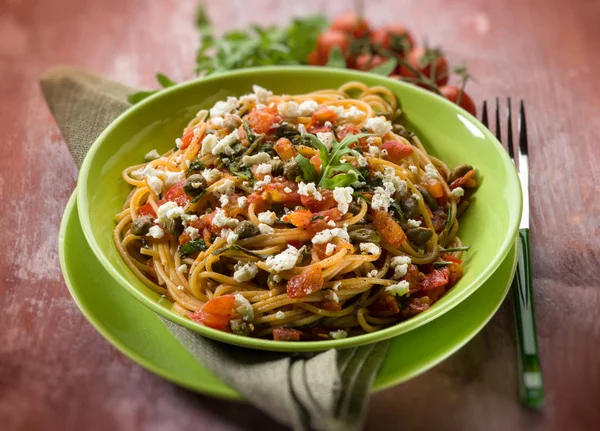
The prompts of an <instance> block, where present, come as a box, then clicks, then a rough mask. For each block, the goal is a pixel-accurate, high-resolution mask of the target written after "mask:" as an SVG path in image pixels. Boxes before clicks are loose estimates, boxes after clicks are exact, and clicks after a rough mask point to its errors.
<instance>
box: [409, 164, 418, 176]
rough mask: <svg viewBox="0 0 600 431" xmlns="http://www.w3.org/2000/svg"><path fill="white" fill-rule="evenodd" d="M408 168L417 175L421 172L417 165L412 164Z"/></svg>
mask: <svg viewBox="0 0 600 431" xmlns="http://www.w3.org/2000/svg"><path fill="white" fill-rule="evenodd" d="M408 169H409V170H410V171H411V172H412V173H413V174H415V175H417V174H418V173H419V168H417V167H416V166H415V165H410V166H409V167H408Z"/></svg>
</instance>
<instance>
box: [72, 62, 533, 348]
mask: <svg viewBox="0 0 600 431" xmlns="http://www.w3.org/2000/svg"><path fill="white" fill-rule="evenodd" d="M273 72H278V73H279V72H281V73H292V74H294V73H318V74H326V73H334V74H338V75H343V76H344V77H345V79H347V80H359V81H360V80H361V78H364V77H365V75H366V76H367V77H368V78H369V79H371V80H372V79H374V78H375V79H376V80H377V81H379V84H380V85H384V86H385V85H386V84H388V85H392V86H400V87H403V90H402V91H406V92H413V93H417V94H418V95H419V97H422V98H424V99H429V100H430V101H433V103H438V104H439V103H441V104H442V106H445V107H446V108H447V109H450V110H453V111H455V112H456V113H458V114H460V115H462V116H463V117H465V119H466V120H469V121H470V122H471V123H474V124H475V125H476V126H477V129H478V130H479V131H480V132H481V133H483V135H484V137H485V140H486V141H489V142H490V143H491V144H492V145H494V146H495V147H496V149H497V150H499V151H498V153H499V154H500V159H499V160H501V161H502V164H503V167H504V170H505V171H506V172H507V173H508V175H507V177H508V178H507V179H508V181H507V182H506V185H507V187H509V188H511V189H512V190H513V191H514V192H515V193H514V194H511V198H512V201H514V202H511V205H509V210H508V218H509V220H508V235H506V237H505V238H504V241H503V242H502V244H501V245H500V248H499V251H498V253H496V255H495V256H494V258H493V259H492V260H491V261H490V262H489V263H488V265H487V267H486V268H485V270H483V271H481V273H480V274H478V275H477V276H476V278H475V279H474V280H473V281H472V282H471V283H470V284H469V285H468V286H467V287H466V288H464V289H463V290H462V291H459V292H458V293H456V294H455V295H454V296H453V297H452V301H449V302H448V303H446V304H444V307H443V308H436V307H435V305H434V306H433V307H432V308H431V309H429V310H427V311H425V312H423V313H420V314H418V315H416V316H414V317H411V318H410V319H407V320H404V321H402V322H399V323H397V324H395V325H392V326H389V327H387V328H383V329H380V330H378V331H375V332H370V333H367V334H361V335H357V336H353V337H348V338H343V339H339V340H323V341H285V342H282V341H275V340H267V339H262V338H252V337H244V336H240V335H234V334H230V333H226V332H223V331H219V330H216V329H212V328H209V327H206V326H203V325H199V324H197V323H195V322H193V321H191V320H189V319H186V318H184V317H182V316H180V315H178V314H176V313H174V312H172V311H171V310H168V309H166V308H165V307H163V306H162V305H160V304H159V303H158V302H156V301H153V300H152V299H150V298H148V297H146V295H145V294H144V293H142V291H140V290H138V289H137V288H136V287H134V286H133V285H132V284H131V283H130V282H129V281H128V280H127V279H126V278H125V277H124V276H122V275H121V274H120V273H119V271H118V270H117V269H115V268H114V267H113V265H112V264H111V262H110V261H109V260H108V258H107V257H106V256H105V255H104V253H103V252H102V249H101V247H100V245H99V243H98V242H97V240H96V237H95V235H94V232H93V229H92V225H91V220H90V217H89V213H88V211H87V209H88V208H89V199H88V194H87V189H88V178H89V171H90V169H91V167H92V163H93V161H94V159H95V156H96V154H97V153H98V152H99V150H100V149H101V148H102V143H103V141H105V140H106V138H107V137H109V136H110V135H111V134H112V132H113V130H114V129H115V128H117V127H118V125H119V124H121V123H123V122H126V121H128V120H129V118H130V117H131V116H133V115H134V114H135V113H136V111H138V110H140V109H143V108H144V107H146V106H147V105H151V104H154V103H159V102H160V100H161V99H163V98H165V97H168V96H169V95H171V94H172V93H176V92H179V91H183V90H185V89H187V88H191V87H195V86H197V85H211V84H214V82H215V81H219V80H222V79H224V78H232V77H233V78H235V77H240V78H244V77H246V76H251V75H256V74H259V75H260V74H261V73H273ZM77 201H78V202H79V203H80V204H79V205H77V211H78V213H79V217H80V222H81V226H82V230H83V232H84V235H85V238H86V240H87V242H88V244H89V245H90V247H91V249H92V251H93V252H94V254H95V255H96V257H97V258H98V260H99V261H100V263H101V264H102V266H103V267H104V268H105V269H106V270H107V272H108V273H109V274H110V275H111V276H112V277H113V279H114V280H116V281H117V282H118V283H119V284H120V285H121V286H122V287H124V288H125V289H126V290H127V291H128V292H129V293H130V294H132V295H133V296H134V297H135V298H136V299H138V300H139V301H140V302H142V303H143V304H144V305H146V306H147V307H148V308H150V309H151V310H153V311H154V312H156V313H157V314H159V315H161V316H163V317H164V318H166V319H168V320H170V321H172V322H174V323H177V324H179V325H182V326H184V327H185V328H187V329H190V330H192V331H194V332H196V333H199V334H200V335H203V336H206V337H209V338H211V339H214V340H217V341H221V342H225V343H228V344H233V345H237V346H242V347H248V348H253V349H259V350H271V351H280V352H314V351H322V350H327V349H331V348H336V349H341V348H349V347H356V346H360V345H365V344H371V343H375V342H378V341H382V340H385V339H388V338H391V337H394V336H396V335H400V334H402V333H405V332H408V331H410V330H412V329H414V328H416V327H418V326H421V325H423V324H426V323H427V322H429V321H431V320H433V319H435V318H436V317H438V316H440V315H443V314H444V313H445V312H446V311H448V310H450V309H452V308H454V307H455V306H456V305H457V304H459V303H460V302H462V301H463V300H464V299H465V298H467V297H468V296H469V295H471V294H472V293H473V292H475V291H476V290H477V289H478V288H479V287H480V286H481V285H482V284H483V283H484V282H485V281H486V280H487V279H488V278H489V277H490V276H491V275H492V274H493V273H494V272H495V271H496V270H497V269H498V267H499V266H500V264H501V263H502V261H503V259H504V258H505V257H506V255H507V253H508V252H509V250H510V247H511V246H512V245H513V244H514V241H515V238H516V235H517V234H518V227H519V222H520V219H521V210H522V204H523V201H522V192H521V186H520V181H519V177H518V175H517V172H516V169H515V166H514V165H513V163H512V161H511V160H510V158H509V156H508V153H507V152H506V151H505V150H504V148H503V147H502V144H501V143H500V142H499V141H498V140H497V139H496V137H495V136H494V135H493V134H492V133H491V132H490V131H489V130H488V129H487V128H486V127H485V126H484V125H483V124H481V122H480V121H479V120H478V119H477V118H475V117H474V116H473V115H471V114H470V113H468V112H467V111H465V110H464V109H462V108H460V107H459V106H457V105H455V104H454V103H452V102H450V101H449V100H447V99H445V98H443V97H441V96H438V95H436V94H434V93H432V92H429V91H427V90H424V89H422V88H419V87H417V86H415V85H411V84H407V83H404V82H402V81H397V80H394V79H391V78H388V77H383V76H379V75H375V74H370V73H368V74H365V72H358V71H351V70H348V69H336V68H328V67H321V66H269V67H253V68H246V69H239V70H234V71H229V72H223V73H219V74H216V75H212V76H208V77H199V78H196V79H193V80H190V81H186V82H182V83H180V84H177V85H174V86H172V87H168V88H166V89H164V90H162V91H159V92H157V93H155V94H153V95H151V96H150V97H148V98H146V99H144V100H142V101H141V102H139V103H137V104H136V105H134V106H132V107H130V108H129V109H127V110H126V111H125V112H123V113H122V114H120V115H119V116H118V117H117V118H116V119H115V120H114V121H113V122H112V123H111V124H110V125H109V126H108V127H106V129H104V130H103V131H102V133H101V134H100V135H99V136H98V137H97V138H96V140H95V141H94V143H93V144H92V146H91V147H90V148H89V150H88V152H87V154H86V156H85V158H84V161H83V164H82V165H81V168H80V170H79V175H78V179H77ZM113 247H114V244H113Z"/></svg>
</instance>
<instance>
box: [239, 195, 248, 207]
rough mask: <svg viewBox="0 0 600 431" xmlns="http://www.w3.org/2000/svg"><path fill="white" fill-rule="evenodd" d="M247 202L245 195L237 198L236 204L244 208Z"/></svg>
mask: <svg viewBox="0 0 600 431" xmlns="http://www.w3.org/2000/svg"><path fill="white" fill-rule="evenodd" d="M247 203H248V198H247V197H246V196H240V197H239V198H238V200H237V206H238V207H240V208H244V207H245V206H246V204H247Z"/></svg>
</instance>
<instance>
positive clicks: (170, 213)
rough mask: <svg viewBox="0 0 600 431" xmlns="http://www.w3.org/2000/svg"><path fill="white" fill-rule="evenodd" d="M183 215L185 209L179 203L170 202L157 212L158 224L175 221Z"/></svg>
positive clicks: (160, 207)
mask: <svg viewBox="0 0 600 431" xmlns="http://www.w3.org/2000/svg"><path fill="white" fill-rule="evenodd" d="M182 215H183V208H182V207H180V206H179V205H177V203H175V202H172V201H169V202H165V203H164V204H162V205H161V206H159V207H158V209H157V210H156V216H157V219H156V220H155V221H156V223H161V222H164V221H167V220H169V219H171V220H173V219H175V218H177V217H181V216H182Z"/></svg>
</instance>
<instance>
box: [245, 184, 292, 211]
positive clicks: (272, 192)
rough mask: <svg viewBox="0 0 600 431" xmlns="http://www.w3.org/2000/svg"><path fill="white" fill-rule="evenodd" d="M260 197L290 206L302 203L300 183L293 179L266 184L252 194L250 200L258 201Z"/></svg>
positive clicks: (270, 201)
mask: <svg viewBox="0 0 600 431" xmlns="http://www.w3.org/2000/svg"><path fill="white" fill-rule="evenodd" d="M285 189H288V190H291V192H288V191H286V190H285ZM253 196H256V197H253ZM260 199H262V200H263V201H264V202H266V203H279V204H283V205H285V206H288V207H293V206H296V205H300V204H301V203H302V202H301V200H300V195H299V194H298V185H297V184H296V183H294V182H292V181H284V182H277V183H271V184H267V185H264V186H263V187H261V189H260V190H259V191H258V192H257V193H254V194H252V195H250V197H249V198H248V202H250V203H252V202H257V201H259V200H260Z"/></svg>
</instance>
